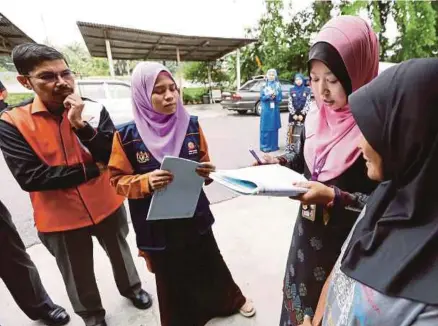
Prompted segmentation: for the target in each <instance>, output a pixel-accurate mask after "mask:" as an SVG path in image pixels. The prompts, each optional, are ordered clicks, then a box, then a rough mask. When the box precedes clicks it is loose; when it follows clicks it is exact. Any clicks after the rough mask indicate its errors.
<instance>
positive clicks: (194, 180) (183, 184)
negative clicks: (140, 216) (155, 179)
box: [147, 156, 204, 221]
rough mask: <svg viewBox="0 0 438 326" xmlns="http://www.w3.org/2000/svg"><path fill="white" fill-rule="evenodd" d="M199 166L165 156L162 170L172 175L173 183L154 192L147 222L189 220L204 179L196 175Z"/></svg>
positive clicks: (188, 161) (192, 162) (193, 212)
mask: <svg viewBox="0 0 438 326" xmlns="http://www.w3.org/2000/svg"><path fill="white" fill-rule="evenodd" d="M199 165H200V164H199V163H198V162H195V161H190V160H186V159H183V158H179V157H172V156H165V157H164V159H163V163H162V164H161V169H162V170H167V171H170V172H171V173H172V174H173V181H172V182H171V183H170V184H169V185H168V186H167V187H166V188H165V189H163V190H161V191H158V192H155V193H154V195H153V197H152V202H151V205H150V207H149V212H148V216H147V220H148V221H149V220H163V219H177V218H191V217H193V215H194V214H195V211H196V206H197V204H198V200H199V195H200V194H201V190H202V186H203V184H204V179H203V178H202V177H200V176H199V175H198V174H197V173H196V168H197V167H198V166H199Z"/></svg>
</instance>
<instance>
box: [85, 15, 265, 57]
mask: <svg viewBox="0 0 438 326" xmlns="http://www.w3.org/2000/svg"><path fill="white" fill-rule="evenodd" d="M77 25H78V27H79V30H80V32H81V33H82V36H83V38H84V41H85V44H86V45H87V48H88V51H89V52H90V54H91V55H92V56H94V57H106V56H107V55H106V45H105V40H106V39H108V40H109V41H110V45H111V53H112V57H113V59H125V60H148V59H155V60H172V61H175V60H176V48H179V52H180V58H181V61H214V60H217V59H219V58H221V57H223V56H224V55H226V54H228V53H230V52H233V51H235V50H236V49H238V48H241V47H243V46H246V45H248V44H251V43H253V42H256V41H257V40H256V39H234V38H219V37H205V36H187V35H178V34H168V33H157V32H151V31H145V30H139V29H133V28H125V27H117V26H110V25H102V24H94V23H86V22H77Z"/></svg>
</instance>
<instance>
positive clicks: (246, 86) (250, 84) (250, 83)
mask: <svg viewBox="0 0 438 326" xmlns="http://www.w3.org/2000/svg"><path fill="white" fill-rule="evenodd" d="M256 83H258V80H250V81H248V82H246V83H245V84H243V85H242V87H240V90H241V91H249V90H251V89H252V88H253V87H254V85H255V84H256Z"/></svg>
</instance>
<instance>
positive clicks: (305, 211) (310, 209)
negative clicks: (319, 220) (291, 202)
mask: <svg viewBox="0 0 438 326" xmlns="http://www.w3.org/2000/svg"><path fill="white" fill-rule="evenodd" d="M315 215H316V205H303V206H301V216H302V217H303V218H305V219H308V220H309V221H312V222H315Z"/></svg>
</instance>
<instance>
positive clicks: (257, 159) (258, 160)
mask: <svg viewBox="0 0 438 326" xmlns="http://www.w3.org/2000/svg"><path fill="white" fill-rule="evenodd" d="M249 152H250V153H251V155H252V156H254V158H255V159H256V161H257V163H258V164H260V165H262V164H263V162H262V161H261V160H260V158H259V157H258V156H257V154H256V152H255V151H254V150H252V149H250V150H249Z"/></svg>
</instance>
